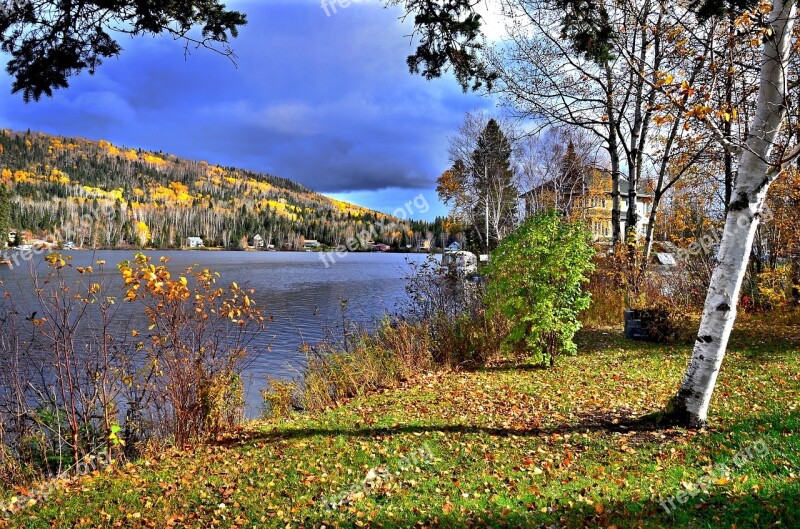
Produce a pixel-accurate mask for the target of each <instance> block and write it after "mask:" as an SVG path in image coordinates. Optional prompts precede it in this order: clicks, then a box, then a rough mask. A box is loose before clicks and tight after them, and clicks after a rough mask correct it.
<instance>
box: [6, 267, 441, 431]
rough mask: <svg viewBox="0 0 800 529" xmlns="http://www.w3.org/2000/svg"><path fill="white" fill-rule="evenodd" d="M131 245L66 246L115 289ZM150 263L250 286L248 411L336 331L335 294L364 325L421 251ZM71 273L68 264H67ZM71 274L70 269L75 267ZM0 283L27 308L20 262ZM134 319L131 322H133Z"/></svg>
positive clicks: (29, 301) (383, 309)
mask: <svg viewBox="0 0 800 529" xmlns="http://www.w3.org/2000/svg"><path fill="white" fill-rule="evenodd" d="M134 253H135V252H133V251H98V252H91V251H66V252H64V255H70V256H71V257H72V259H73V260H72V263H73V265H74V266H75V267H79V266H89V265H92V264H94V262H95V261H97V260H105V261H106V262H107V264H106V266H105V270H104V272H103V275H104V276H107V278H108V280H109V281H110V282H111V284H112V287H113V288H114V289H116V290H117V293H119V292H121V289H122V285H123V283H122V279H121V277H120V276H119V272H118V271H117V268H116V264H117V263H119V262H121V261H125V260H132V259H133V256H134ZM144 253H146V254H147V255H149V256H151V257H152V259H153V262H154V263H156V264H157V262H158V258H159V257H161V256H166V257H169V258H170V263H169V268H170V270H172V271H173V272H181V271H183V270H184V269H185V268H186V267H188V266H191V265H193V264H198V265H200V266H202V267H204V268H209V269H211V270H214V271H216V272H219V273H220V275H221V278H220V279H219V281H218V282H219V284H221V285H228V284H230V283H232V282H237V283H238V284H239V285H240V286H245V285H247V287H248V288H252V289H254V290H255V295H254V296H253V298H254V300H255V301H256V303H257V304H258V305H259V306H260V307H262V308H263V309H264V312H265V315H267V316H272V317H273V321H272V322H270V323H269V324H268V326H267V330H266V332H264V333H263V334H262V335H261V336H260V337H259V339H258V340H256V341H254V342H253V344H252V346H251V347H252V348H253V349H254V352H255V353H256V354H255V358H254V360H253V362H252V363H251V364H250V365H249V367H248V368H247V370H246V373H245V380H246V387H245V389H246V392H247V394H246V396H247V415H248V416H250V417H252V416H255V415H256V414H257V413H258V412H259V411H260V408H261V397H260V395H259V390H260V389H261V388H262V387H263V386H264V383H265V380H264V376H265V375H272V376H280V377H297V376H299V374H300V373H301V372H302V370H303V367H304V364H305V355H304V353H302V352H300V350H299V348H300V345H301V344H302V343H304V342H305V343H312V344H313V343H318V342H319V341H321V340H322V339H323V337H324V336H325V333H326V332H327V331H332V332H335V333H337V335H338V336H341V326H342V308H341V300H342V299H346V300H347V309H346V317H347V319H348V320H349V321H352V322H357V323H360V324H363V325H366V326H370V325H372V324H373V323H374V322H375V320H376V319H378V318H380V317H381V316H382V315H384V314H385V313H387V312H390V313H391V312H395V311H396V309H397V304H398V302H399V301H400V300H401V299H403V298H404V297H405V281H404V277H405V276H406V274H407V272H408V270H409V262H421V261H424V260H425V258H426V256H425V255H423V254H383V253H351V254H347V255H346V256H345V257H343V258H338V257H336V256H335V255H334V254H330V255H331V256H333V257H334V259H335V262H334V263H333V264H329V266H328V267H326V266H325V265H324V264H323V262H322V261H321V260H320V254H318V253H316V252H216V251H197V252H192V251H155V252H144ZM33 266H34V267H35V268H36V269H37V270H39V271H40V273H44V272H46V263H44V262H43V258H42V257H41V256H40V257H36V258H35V259H34V261H33ZM73 273H74V272H73ZM75 275H76V278H77V273H75ZM0 280H2V281H3V283H4V286H3V287H2V288H3V289H4V290H5V291H7V292H9V293H10V294H11V295H12V296H13V297H14V301H15V303H17V304H18V306H20V307H22V308H25V307H31V310H36V309H35V303H34V297H33V293H32V288H31V270H30V267H28V266H24V265H23V266H19V267H15V268H13V269H12V268H8V267H5V266H0ZM125 305H126V304H120V311H121V312H122V314H120V315H118V316H117V320H116V321H118V322H119V324H120V326H121V328H124V327H126V326H127V325H128V323H129V321H130V319H131V317H134V319H138V318H141V322H143V321H144V316H143V315H138V314H137V315H131V314H130V313H128V314H125V313H124V312H125V310H126V309H125V308H124V307H125ZM137 323H138V322H137Z"/></svg>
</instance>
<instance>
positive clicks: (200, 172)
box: [0, 130, 445, 249]
mask: <svg viewBox="0 0 800 529" xmlns="http://www.w3.org/2000/svg"><path fill="white" fill-rule="evenodd" d="M0 171H2V173H1V175H0V183H2V184H3V185H4V186H5V187H6V189H7V191H8V194H9V197H10V199H9V201H10V204H9V206H10V207H9V226H10V228H13V229H18V230H23V231H30V232H31V233H32V234H33V236H34V237H37V238H42V239H51V240H55V241H57V242H60V243H64V242H67V241H71V242H73V243H74V244H75V245H76V246H84V247H86V246H90V247H99V248H118V247H129V246H137V247H143V246H153V247H159V248H177V247H181V246H185V245H186V240H187V238H188V237H202V238H203V239H204V241H205V244H206V246H216V247H224V248H239V247H243V246H244V245H245V244H246V243H249V244H252V241H253V237H254V236H256V235H261V237H262V238H263V240H264V244H265V245H267V244H272V245H274V246H275V247H276V248H278V249H280V248H286V247H288V248H290V249H298V248H300V247H302V245H303V241H304V240H309V239H314V240H317V241H319V242H320V243H322V244H324V245H329V246H339V245H343V244H346V243H347V241H348V240H351V239H353V238H355V237H358V235H359V234H360V233H362V232H364V231H367V232H371V233H376V230H374V229H371V228H372V227H373V226H375V225H376V223H377V224H378V225H385V226H391V229H379V230H377V237H376V238H375V239H374V242H376V243H379V242H382V243H385V244H388V245H390V246H392V247H393V248H405V247H406V246H407V245H412V246H413V247H418V246H419V245H420V244H421V243H422V242H423V241H425V240H431V241H434V240H435V241H437V242H438V241H440V240H441V233H442V230H443V226H444V225H445V222H444V221H443V219H437V221H436V222H434V223H428V222H422V221H410V220H401V219H397V218H394V217H390V216H387V215H384V214H383V213H379V212H376V211H371V210H368V209H365V208H362V207H359V206H355V205H353V204H348V203H346V202H341V201H337V200H333V199H331V198H329V197H325V196H323V195H320V194H318V193H314V192H313V191H311V190H309V189H307V188H306V187H304V186H302V185H300V184H298V183H296V182H292V181H291V180H287V179H285V178H279V177H276V176H272V175H266V174H259V173H255V172H251V171H246V170H240V169H235V168H231V167H220V166H215V165H210V164H208V163H206V162H195V161H188V160H183V159H180V158H177V157H175V156H171V155H167V154H164V153H161V152H158V153H153V152H147V151H142V150H134V149H124V148H121V147H117V146H114V145H112V144H110V143H109V142H106V141H97V142H95V141H89V140H84V139H78V138H61V137H54V136H50V135H46V134H42V133H32V132H30V131H29V132H26V133H17V132H11V131H7V130H6V131H2V132H1V133H0Z"/></svg>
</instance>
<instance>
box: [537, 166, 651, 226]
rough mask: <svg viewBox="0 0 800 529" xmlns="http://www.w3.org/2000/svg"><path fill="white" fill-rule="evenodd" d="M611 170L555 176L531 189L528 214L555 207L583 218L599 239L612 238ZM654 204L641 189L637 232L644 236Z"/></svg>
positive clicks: (623, 200) (623, 195)
mask: <svg viewBox="0 0 800 529" xmlns="http://www.w3.org/2000/svg"><path fill="white" fill-rule="evenodd" d="M611 197H612V195H611V174H610V173H609V172H608V171H605V170H601V169H590V170H588V171H587V174H586V175H585V177H574V178H569V177H562V178H560V179H553V180H549V181H548V182H545V183H544V184H541V185H539V186H537V187H535V188H534V189H531V190H530V191H528V192H527V193H525V194H524V195H522V198H523V199H524V201H525V214H526V216H527V215H531V214H533V213H536V212H539V211H546V210H549V209H555V210H557V211H560V212H562V213H564V215H566V216H567V217H569V218H574V219H581V220H583V221H584V222H585V223H586V226H587V227H588V228H589V230H590V231H591V232H592V235H593V236H594V238H595V240H598V241H610V240H611V237H612V233H613V230H612V221H611V212H612V198H611ZM627 198H628V181H627V180H623V179H621V180H620V231H621V233H624V232H625V229H626V222H625V219H626V217H627V215H628V201H627ZM651 204H652V195H649V194H646V193H642V192H639V193H637V201H636V209H637V215H638V223H637V226H636V233H637V235H638V236H644V234H645V230H646V228H647V221H648V216H649V215H650V207H651Z"/></svg>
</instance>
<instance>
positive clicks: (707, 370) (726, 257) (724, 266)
mask: <svg viewBox="0 0 800 529" xmlns="http://www.w3.org/2000/svg"><path fill="white" fill-rule="evenodd" d="M795 9H796V8H795V2H794V1H793V0H788V1H786V2H784V0H773V3H772V13H771V14H770V21H769V27H770V28H771V29H772V35H771V36H769V37H767V38H766V39H765V42H764V46H763V50H762V54H761V72H760V81H759V90H758V102H757V107H756V113H755V114H754V117H753V121H752V124H751V128H750V135H749V137H748V138H747V144H746V146H745V148H744V149H743V150H742V152H741V155H740V158H739V174H738V178H737V181H736V187H735V188H734V191H733V197H732V200H731V207H730V209H729V211H728V214H727V216H726V218H725V232H724V233H723V237H722V242H721V244H720V249H719V254H718V256H717V260H718V264H717V266H716V268H715V269H714V273H713V275H712V277H711V283H710V284H709V287H708V294H707V295H706V302H705V307H704V309H703V317H702V320H701V322H700V331H699V332H698V336H697V341H696V342H695V345H694V350H693V351H692V358H691V360H690V362H689V367H688V368H687V370H686V373H685V374H684V376H683V381H682V382H681V387H680V389H679V391H678V394H677V396H676V398H675V401H674V405H675V406H674V410H673V413H675V415H676V417H677V418H678V419H679V420H680V421H681V422H683V423H685V424H688V425H690V426H693V427H702V426H705V424H706V422H707V420H708V406H709V402H710V401H711V395H712V393H713V391H714V386H715V384H716V381H717V375H718V374H719V370H720V367H721V366H722V360H723V358H724V357H725V349H726V347H727V344H728V338H729V337H730V334H731V330H732V329H733V324H734V321H735V320H736V305H737V303H738V301H739V292H740V289H741V286H742V280H743V279H744V275H745V271H746V269H747V262H748V258H749V255H750V250H751V248H752V245H753V238H754V236H755V232H756V228H757V227H758V223H759V217H760V215H761V210H762V206H763V204H764V198H765V197H766V194H767V190H768V188H769V185H770V183H771V182H772V180H773V179H774V178H775V176H777V174H778V173H779V168H776V167H774V166H773V165H772V164H771V163H770V160H771V157H772V155H773V150H774V146H775V140H776V137H777V135H778V133H779V132H780V129H781V127H782V126H783V124H784V119H785V117H786V106H785V96H786V68H787V65H788V62H789V55H790V53H791V44H792V30H793V27H794V23H795Z"/></svg>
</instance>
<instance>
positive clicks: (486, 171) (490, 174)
mask: <svg viewBox="0 0 800 529" xmlns="http://www.w3.org/2000/svg"><path fill="white" fill-rule="evenodd" d="M472 170H473V172H474V175H473V177H474V178H475V182H476V183H477V185H476V188H477V190H478V192H479V193H480V194H481V195H482V196H481V197H480V199H479V200H478V201H477V203H476V206H475V208H476V211H475V215H474V218H475V219H476V223H475V224H476V226H474V228H475V230H476V231H478V232H479V233H480V234H481V239H482V240H483V241H488V246H489V249H493V248H495V247H497V244H498V242H499V241H500V240H501V239H502V238H503V237H504V236H505V235H507V234H508V233H511V231H512V230H513V229H514V218H515V215H516V209H517V197H518V196H519V192H518V191H517V188H516V186H515V185H514V171H513V170H512V169H511V143H510V142H509V141H508V138H507V137H506V135H505V134H504V133H503V131H502V129H501V128H500V125H499V124H498V123H497V121H495V120H494V119H490V120H489V122H488V123H487V124H486V127H485V128H484V130H483V133H482V134H481V136H480V138H478V146H477V148H476V149H475V152H473V153H472ZM487 225H488V226H487ZM487 229H488V231H487Z"/></svg>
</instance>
